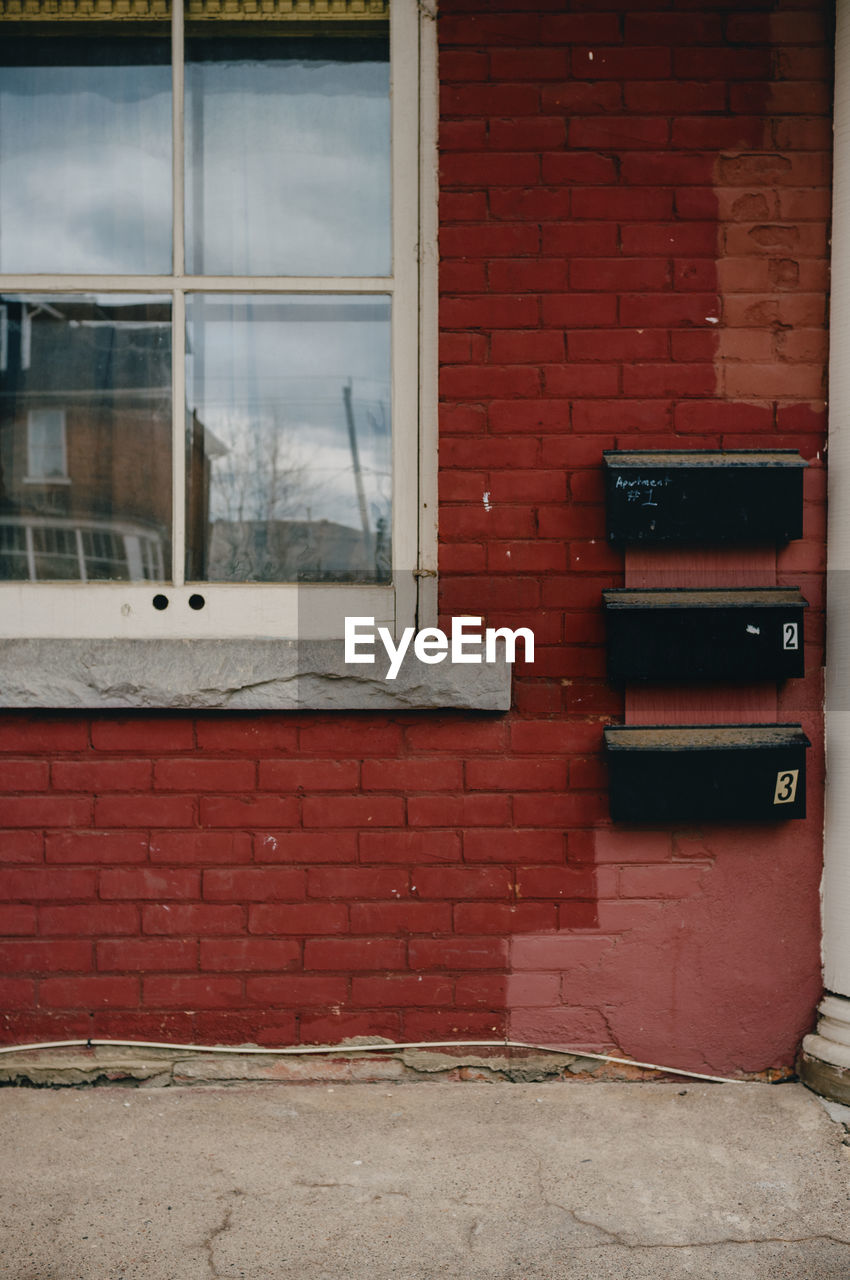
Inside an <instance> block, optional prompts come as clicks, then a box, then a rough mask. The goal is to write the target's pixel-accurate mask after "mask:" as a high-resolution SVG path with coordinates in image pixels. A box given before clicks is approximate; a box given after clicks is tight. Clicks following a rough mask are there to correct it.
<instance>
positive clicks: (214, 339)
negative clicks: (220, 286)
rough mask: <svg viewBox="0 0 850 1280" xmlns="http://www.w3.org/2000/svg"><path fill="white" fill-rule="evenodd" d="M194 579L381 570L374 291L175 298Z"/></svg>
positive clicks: (381, 374) (383, 311) (375, 573)
mask: <svg viewBox="0 0 850 1280" xmlns="http://www.w3.org/2000/svg"><path fill="white" fill-rule="evenodd" d="M187 320H188V324H187V399H188V429H187V466H186V471H187V482H188V496H187V510H188V518H187V560H186V575H187V577H188V578H189V579H192V580H196V581H197V580H203V579H205V580H208V581H217V582H240V581H242V582H245V581H248V582H293V581H309V582H317V581H318V582H321V581H336V582H376V581H385V580H387V579H388V578H389V564H390V545H389V540H390V527H391V522H390V517H391V483H392V476H391V466H392V462H391V449H390V303H389V299H388V298H386V297H361V296H356V295H338V294H337V295H331V294H327V295H313V296H302V297H274V296H268V295H266V296H259V297H246V296H236V297H233V296H228V297H225V296H222V295H203V294H195V295H190V296H189V297H188V298H187Z"/></svg>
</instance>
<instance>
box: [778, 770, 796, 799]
mask: <svg viewBox="0 0 850 1280" xmlns="http://www.w3.org/2000/svg"><path fill="white" fill-rule="evenodd" d="M799 776H800V770H799V769H785V770H783V772H782V773H777V775H776V790H775V791H774V793H773V803H774V804H792V803H793V801H794V799H795V798H796V795H797V779H798V778H799Z"/></svg>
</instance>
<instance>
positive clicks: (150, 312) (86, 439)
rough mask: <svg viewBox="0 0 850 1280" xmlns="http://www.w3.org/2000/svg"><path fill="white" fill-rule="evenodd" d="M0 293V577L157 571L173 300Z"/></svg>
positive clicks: (130, 576) (163, 525) (167, 496)
mask: <svg viewBox="0 0 850 1280" xmlns="http://www.w3.org/2000/svg"><path fill="white" fill-rule="evenodd" d="M0 304H1V305H2V306H3V307H5V309H6V315H7V353H6V354H7V359H6V367H5V369H4V370H3V371H2V373H0V578H4V579H9V578H15V579H23V580H31V581H42V580H48V579H59V578H65V579H67V578H71V579H77V580H94V579H122V580H125V581H144V580H146V579H147V580H156V579H162V578H163V577H164V576H165V575H166V573H168V572H169V563H170V562H169V556H170V541H171V304H170V300H169V299H168V298H159V297H151V296H149V297H133V296H124V295H122V296H118V295H109V294H102V295H93V294H89V295H82V294H78V295H75V296H70V295H68V296H57V295H51V296H49V297H48V296H45V295H39V296H35V295H23V294H7V295H6V296H4V297H2V298H0ZM169 576H170V574H169Z"/></svg>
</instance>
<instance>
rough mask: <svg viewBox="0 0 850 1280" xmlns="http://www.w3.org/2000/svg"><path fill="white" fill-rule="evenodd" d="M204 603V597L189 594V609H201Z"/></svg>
mask: <svg viewBox="0 0 850 1280" xmlns="http://www.w3.org/2000/svg"><path fill="white" fill-rule="evenodd" d="M205 604H206V600H205V599H204V597H203V596H199V595H194V596H189V608H190V609H203V607H204V605H205Z"/></svg>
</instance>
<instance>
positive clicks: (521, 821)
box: [514, 791, 608, 827]
mask: <svg viewBox="0 0 850 1280" xmlns="http://www.w3.org/2000/svg"><path fill="white" fill-rule="evenodd" d="M607 814H608V804H607V796H604V795H598V796H597V795H595V794H594V793H592V792H587V791H585V792H582V793H580V794H578V793H573V794H567V795H562V796H559V795H546V794H543V795H537V794H535V793H534V792H533V791H527V792H523V793H521V794H520V795H517V796H515V797H514V820H515V821H516V823H517V825H518V826H523V827H525V826H531V825H532V824H535V825H539V826H542V827H562V826H563V827H590V826H593V825H594V824H595V823H596V822H599V821H600V819H602V818H604V817H607Z"/></svg>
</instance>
